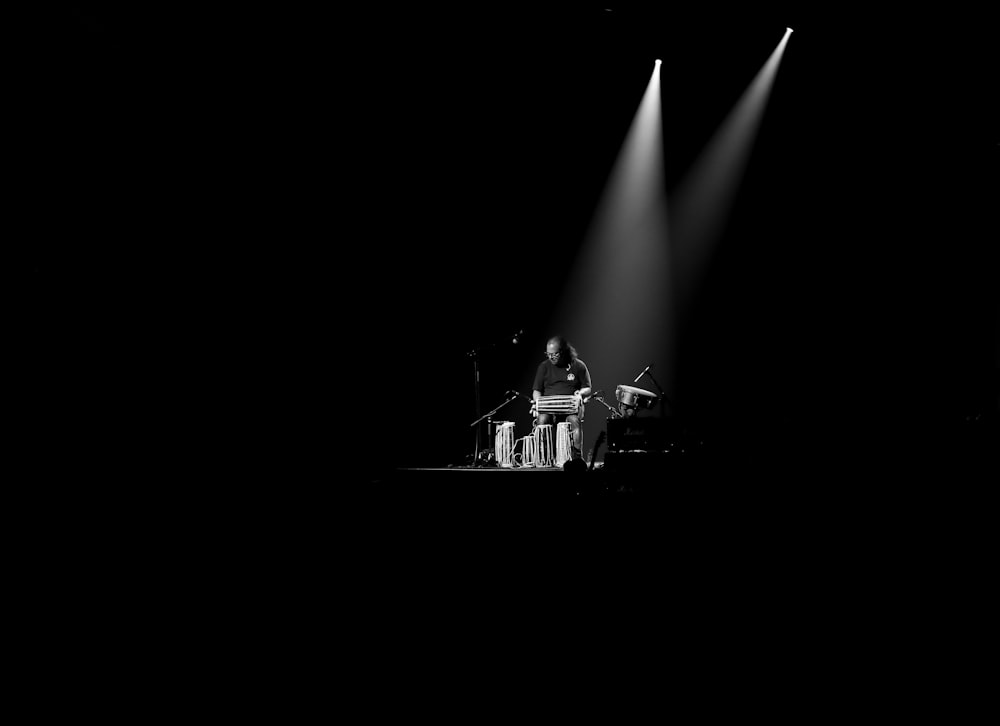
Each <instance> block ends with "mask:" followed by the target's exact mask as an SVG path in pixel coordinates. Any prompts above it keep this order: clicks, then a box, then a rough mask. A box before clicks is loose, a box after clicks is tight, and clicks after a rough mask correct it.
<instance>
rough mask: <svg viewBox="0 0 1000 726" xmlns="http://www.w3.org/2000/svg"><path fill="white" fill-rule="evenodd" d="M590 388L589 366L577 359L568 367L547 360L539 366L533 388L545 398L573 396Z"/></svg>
mask: <svg viewBox="0 0 1000 726" xmlns="http://www.w3.org/2000/svg"><path fill="white" fill-rule="evenodd" d="M589 387H590V371H589V370H588V369H587V364H586V363H584V362H583V361H582V360H580V359H579V358H577V359H576V360H574V361H573V362H572V363H570V364H569V365H568V366H565V365H564V366H557V365H555V364H554V363H553V362H552V361H550V360H548V359H546V360H543V361H542V362H541V363H539V364H538V370H537V371H535V382H534V384H532V386H531V388H532V390H534V391H541V393H542V395H543V396H572V395H573V392H574V391H578V390H580V389H581V388H589Z"/></svg>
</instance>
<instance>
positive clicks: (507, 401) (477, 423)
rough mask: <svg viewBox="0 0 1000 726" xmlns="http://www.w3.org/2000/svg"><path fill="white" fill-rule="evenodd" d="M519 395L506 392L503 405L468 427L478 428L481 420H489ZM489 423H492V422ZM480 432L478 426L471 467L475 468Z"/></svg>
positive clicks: (514, 392) (513, 392)
mask: <svg viewBox="0 0 1000 726" xmlns="http://www.w3.org/2000/svg"><path fill="white" fill-rule="evenodd" d="M520 395H521V394H519V393H518V392H517V391H508V392H507V396H508V398H507V400H506V401H504V402H503V403H501V404H500V405H499V406H497V407H496V408H494V409H493V410H492V411H490V412H488V413H484V414H483V415H482V416H480V417H479V418H477V419H476V420H475V421H473V422H472V423H471V424H469V425H470V426H478V425H479V423H480V422H482V420H483V419H491V418H492V416H493V414H495V413H496V412H497V411H499V410H500V409H501V408H503V407H504V406H506V405H507V404H508V403H511V402H513V401H516V400H517V399H518V397H519V396H520ZM490 423H492V421H491V422H490ZM481 431H482V427H481V426H480V427H479V430H477V431H476V453H475V454H474V455H473V457H472V465H473V466H476V462H477V461H478V460H479V439H480V436H479V433H480V432H481Z"/></svg>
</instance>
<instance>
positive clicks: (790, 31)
mask: <svg viewBox="0 0 1000 726" xmlns="http://www.w3.org/2000/svg"><path fill="white" fill-rule="evenodd" d="M785 30H787V31H788V32H789V33H794V32H795V31H794V30H792V29H791V28H785Z"/></svg>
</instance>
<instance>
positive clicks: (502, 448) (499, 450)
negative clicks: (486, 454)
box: [493, 421, 514, 469]
mask: <svg viewBox="0 0 1000 726" xmlns="http://www.w3.org/2000/svg"><path fill="white" fill-rule="evenodd" d="M498 424H499V426H498V427H497V434H496V441H495V442H494V447H493V451H494V453H495V455H496V459H497V466H499V467H500V468H501V469H512V468H514V422H513V421H499V422H498Z"/></svg>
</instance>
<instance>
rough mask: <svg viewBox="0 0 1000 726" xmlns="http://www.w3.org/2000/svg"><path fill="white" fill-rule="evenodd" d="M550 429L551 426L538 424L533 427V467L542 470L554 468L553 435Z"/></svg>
mask: <svg viewBox="0 0 1000 726" xmlns="http://www.w3.org/2000/svg"><path fill="white" fill-rule="evenodd" d="M552 429H553V426H552V424H539V425H538V426H536V427H535V446H534V448H535V458H534V462H533V465H534V466H538V467H542V468H546V467H552V466H555V460H556V452H555V434H554V433H553V431H552Z"/></svg>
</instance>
